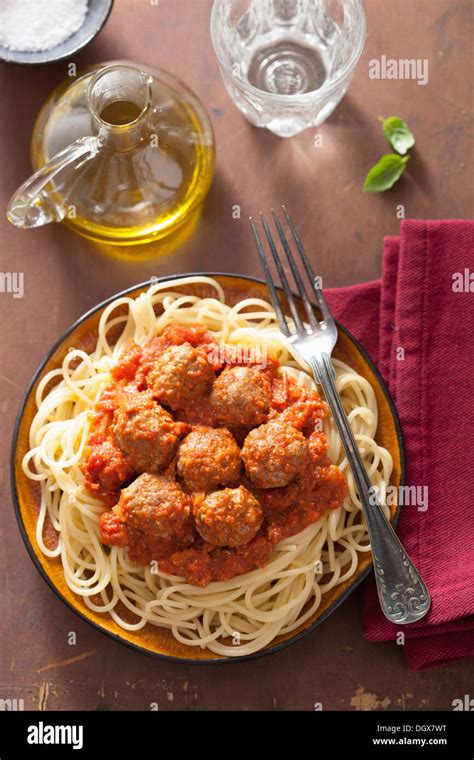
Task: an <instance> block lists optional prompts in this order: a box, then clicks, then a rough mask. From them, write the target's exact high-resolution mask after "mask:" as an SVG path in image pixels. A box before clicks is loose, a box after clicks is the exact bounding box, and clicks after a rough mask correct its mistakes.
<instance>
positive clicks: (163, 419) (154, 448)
mask: <svg viewBox="0 0 474 760" xmlns="http://www.w3.org/2000/svg"><path fill="white" fill-rule="evenodd" d="M185 430H186V427H185V425H183V423H179V422H175V421H174V420H173V418H172V417H171V415H170V414H168V412H167V411H165V409H163V408H162V407H161V406H159V405H158V404H157V403H156V401H154V399H153V398H152V396H151V395H150V394H149V393H133V394H132V393H131V394H129V395H127V396H125V397H124V400H123V403H121V404H120V406H119V407H118V409H117V410H116V411H115V414H114V423H113V432H114V434H115V438H116V441H117V443H118V445H119V446H120V448H121V450H122V451H123V452H124V453H125V454H126V456H127V460H128V462H129V464H130V465H131V467H133V469H134V470H135V472H158V471H159V470H161V469H163V468H164V467H166V466H167V465H168V464H169V463H170V462H171V459H172V458H173V456H174V454H175V452H176V450H177V448H178V443H179V439H180V437H181V435H182V434H183V432H184V431H185Z"/></svg>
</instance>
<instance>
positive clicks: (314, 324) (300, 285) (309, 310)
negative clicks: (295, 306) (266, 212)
mask: <svg viewBox="0 0 474 760" xmlns="http://www.w3.org/2000/svg"><path fill="white" fill-rule="evenodd" d="M272 216H273V221H274V223H275V227H276V229H277V232H278V235H279V236H280V240H281V244H282V246H283V248H284V251H285V254H286V258H287V261H288V264H289V265H290V269H291V272H292V274H293V277H294V280H295V283H296V287H297V289H298V294H299V296H300V298H301V300H302V301H303V304H304V307H305V311H306V314H307V316H308V320H309V323H310V325H311V328H312V331H313V333H316V332H318V331H319V329H320V326H319V322H318V320H317V319H316V317H315V316H314V309H313V307H312V305H311V301H310V299H309V297H308V293H307V291H306V287H305V284H304V282H303V280H302V278H301V275H300V272H299V269H298V267H297V265H296V262H295V259H294V256H293V254H292V252H291V248H290V246H289V244H288V239H287V237H286V235H285V231H284V229H283V227H282V226H281V223H280V220H279V219H278V217H277V215H276V214H275V212H274V210H273V209H272Z"/></svg>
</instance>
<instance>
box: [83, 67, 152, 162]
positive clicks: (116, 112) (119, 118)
mask: <svg viewBox="0 0 474 760" xmlns="http://www.w3.org/2000/svg"><path fill="white" fill-rule="evenodd" d="M87 99H88V106H89V110H90V113H91V116H92V123H93V130H94V133H95V134H96V135H97V136H98V137H99V139H100V140H101V141H103V142H104V143H105V145H107V146H110V147H112V148H114V149H115V150H124V151H126V150H130V149H131V148H134V147H135V146H136V145H137V144H138V143H140V142H141V141H143V139H144V137H145V136H146V135H147V133H148V131H149V121H150V119H149V117H150V112H151V106H152V78H151V77H150V76H149V75H148V74H146V73H145V72H143V71H141V70H140V69H139V68H137V67H135V66H132V65H128V64H113V65H111V66H106V67H104V68H103V69H101V70H100V71H99V72H98V73H97V74H96V75H95V76H94V77H93V79H92V80H91V82H90V84H89V88H88V93H87Z"/></svg>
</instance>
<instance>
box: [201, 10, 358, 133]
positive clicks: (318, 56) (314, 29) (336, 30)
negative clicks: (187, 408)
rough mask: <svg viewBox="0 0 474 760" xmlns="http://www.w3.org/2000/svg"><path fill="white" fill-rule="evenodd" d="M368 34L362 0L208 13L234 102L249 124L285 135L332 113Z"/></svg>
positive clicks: (218, 56) (223, 76)
mask: <svg viewBox="0 0 474 760" xmlns="http://www.w3.org/2000/svg"><path fill="white" fill-rule="evenodd" d="M365 33H366V23H365V13H364V8H363V6H362V2H361V1H360V0H214V6H213V8H212V15H211V36H212V42H213V45H214V50H215V52H216V55H217V60H218V62H219V67H220V70H221V74H222V78H223V80H224V84H225V86H226V88H227V90H228V92H229V95H230V97H231V98H232V100H233V101H234V103H235V104H236V105H237V107H238V108H240V110H241V111H242V113H243V114H244V116H246V118H247V119H248V120H249V121H250V122H251V123H252V124H255V125H256V126H258V127H266V128H267V129H269V130H271V131H272V132H274V133H275V134H277V135H280V136H281V137H291V136H292V135H296V134H298V132H301V131H302V130H303V129H306V128H307V127H310V126H319V125H320V124H322V123H323V121H325V119H327V117H328V116H329V115H330V114H331V113H332V111H333V110H334V109H335V107H336V106H337V104H338V103H339V101H340V100H341V98H342V97H343V95H344V93H345V92H346V90H347V87H348V85H349V82H350V80H351V78H352V74H353V72H354V68H355V66H356V64H357V61H358V60H359V57H360V55H361V53H362V50H363V48H364V42H365Z"/></svg>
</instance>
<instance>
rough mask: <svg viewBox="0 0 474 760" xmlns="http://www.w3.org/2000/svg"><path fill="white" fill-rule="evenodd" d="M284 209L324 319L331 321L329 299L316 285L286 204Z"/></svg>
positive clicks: (312, 271)
mask: <svg viewBox="0 0 474 760" xmlns="http://www.w3.org/2000/svg"><path fill="white" fill-rule="evenodd" d="M282 209H283V212H284V214H285V217H286V221H287V222H288V226H289V228H290V230H291V234H292V235H293V240H294V241H295V243H296V247H297V249H298V253H299V254H300V257H301V261H302V262H303V266H304V268H305V270H306V274H307V275H308V279H309V281H310V282H311V288H312V291H313V293H314V296H315V298H316V301H317V304H318V306H319V309H320V311H321V314H322V315H323V319H324V320H326V321H330V320H332V319H333V316H332V314H331V312H330V310H329V306H328V305H327V301H326V299H325V297H324V295H323V291H322V290H321V288H317V287H316V285H315V279H316V275H315V274H314V270H313V267H312V266H311V263H310V261H309V259H308V257H307V255H306V253H305V250H304V247H303V243H302V242H301V240H300V238H299V235H298V233H297V231H296V227H295V225H294V222H293V219H292V218H291V216H290V215H289V213H288V211H287V210H286V207H285V206H282Z"/></svg>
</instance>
